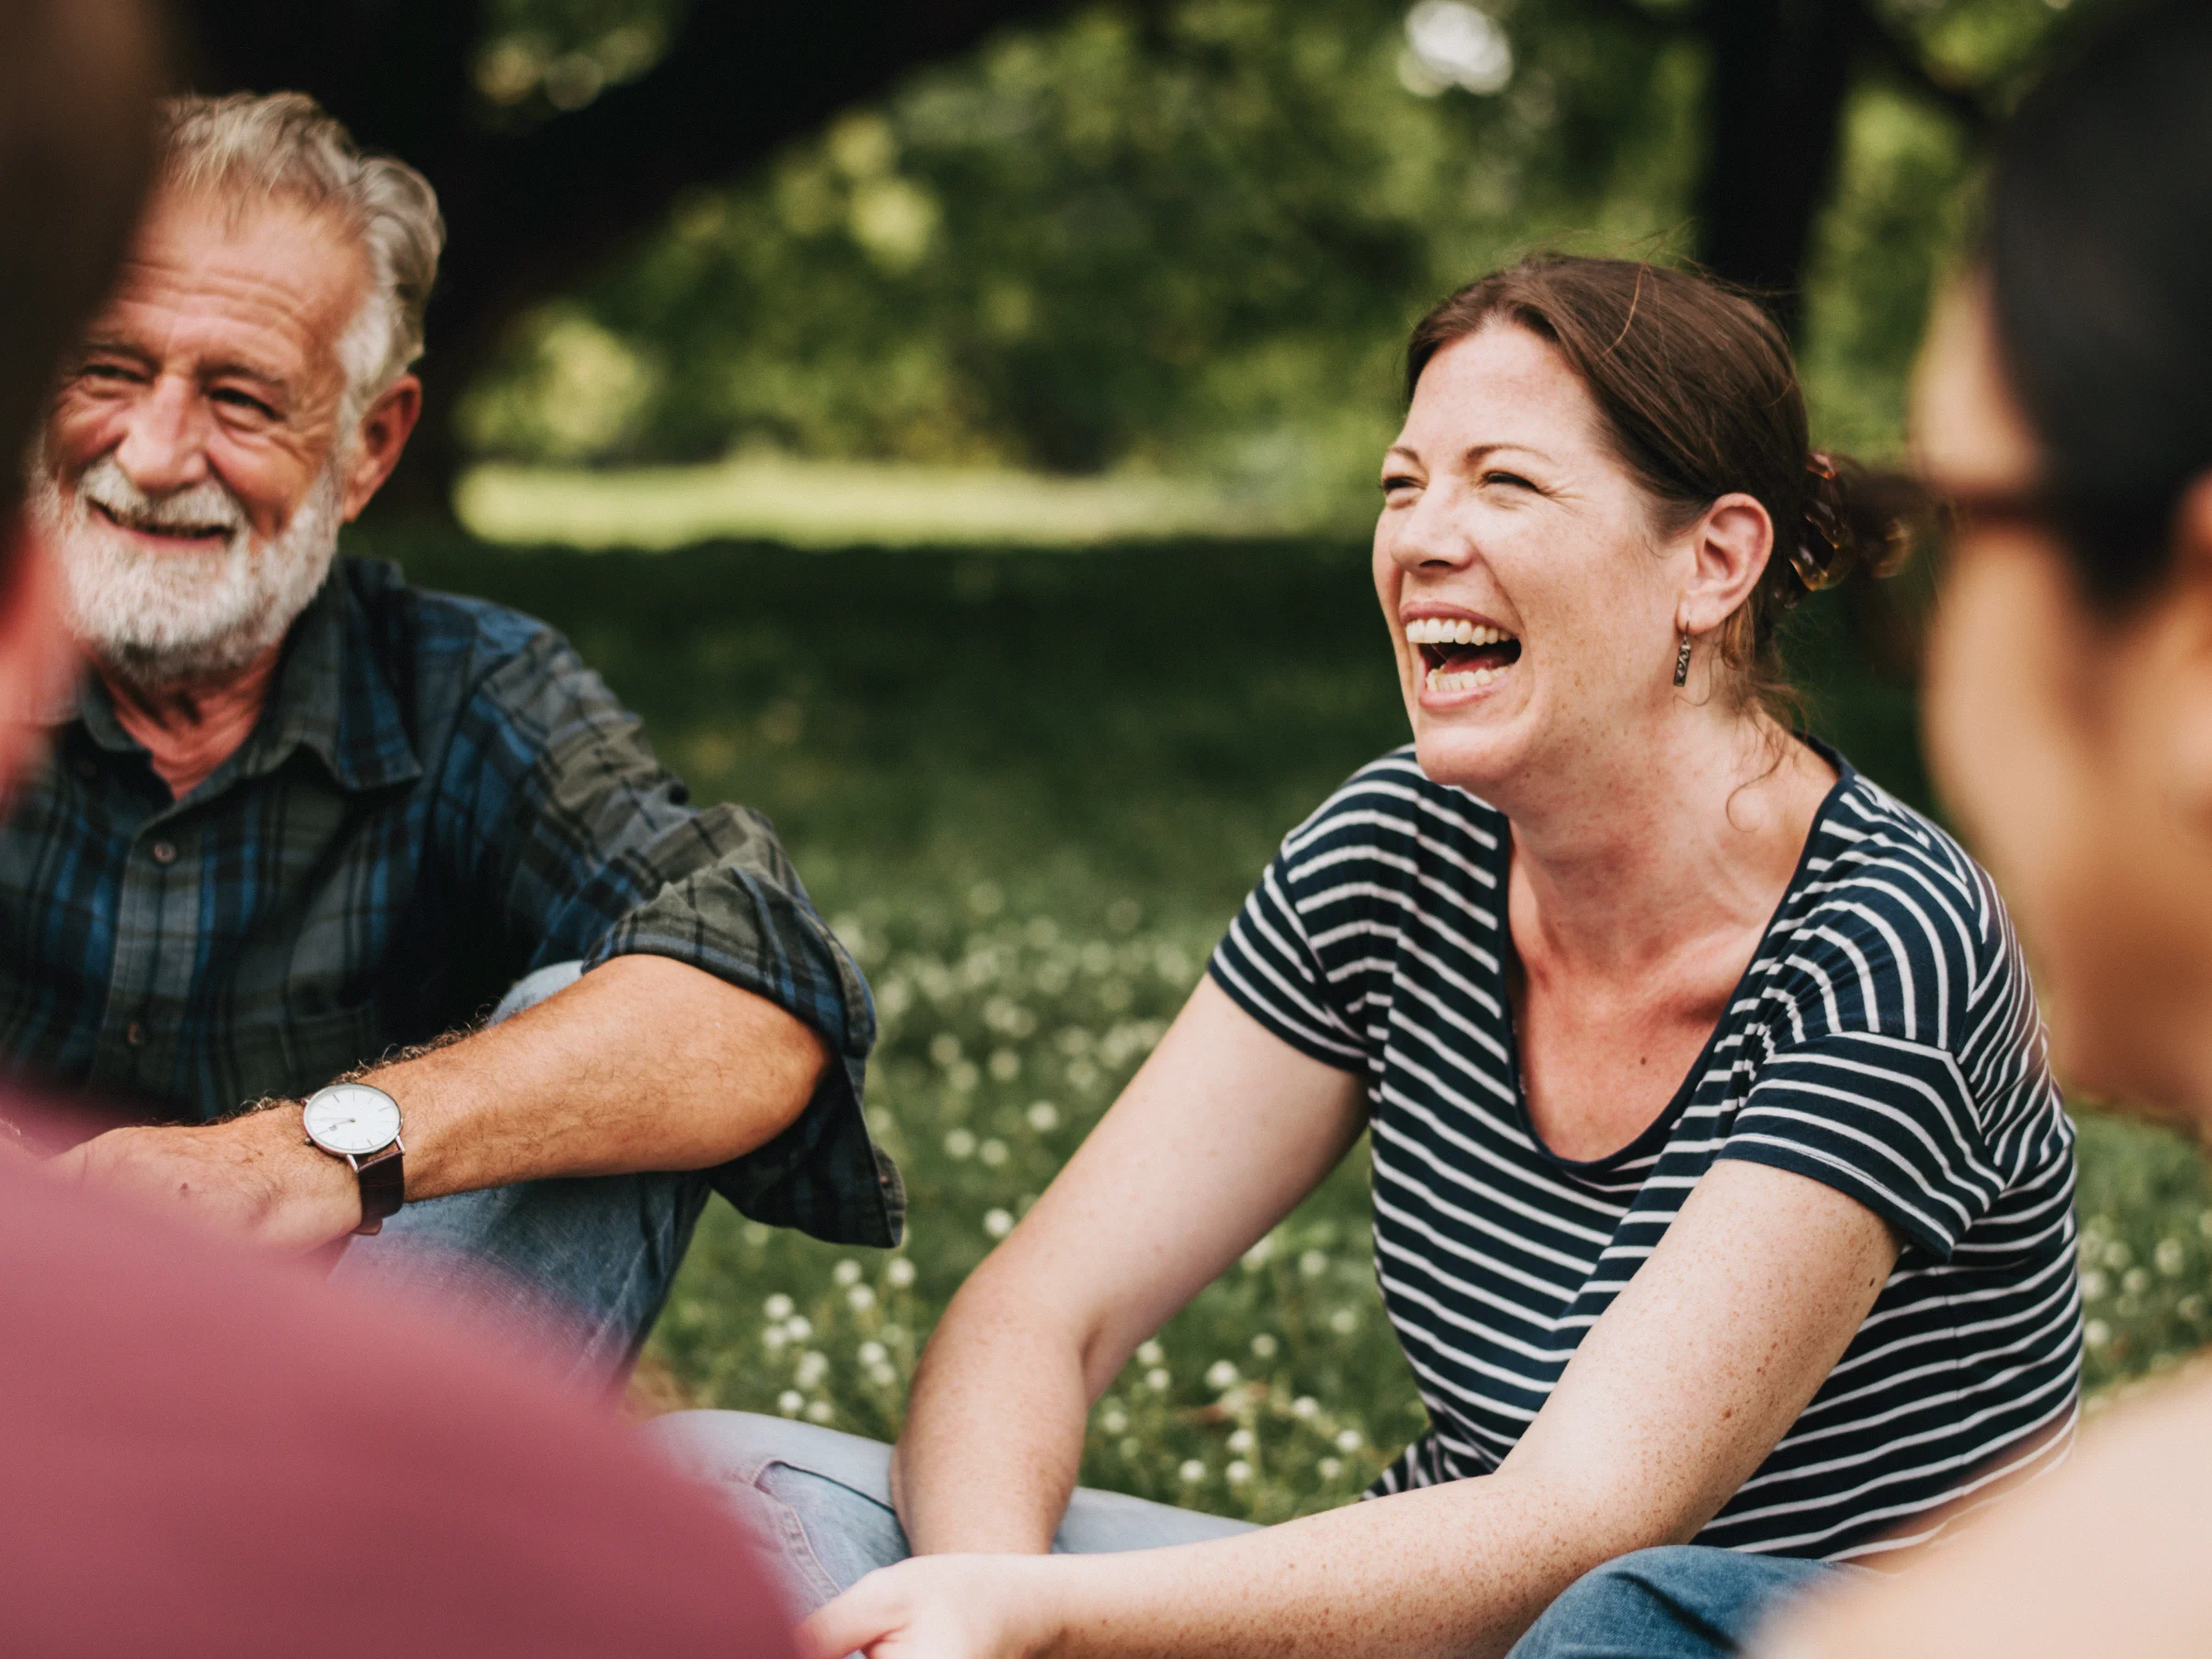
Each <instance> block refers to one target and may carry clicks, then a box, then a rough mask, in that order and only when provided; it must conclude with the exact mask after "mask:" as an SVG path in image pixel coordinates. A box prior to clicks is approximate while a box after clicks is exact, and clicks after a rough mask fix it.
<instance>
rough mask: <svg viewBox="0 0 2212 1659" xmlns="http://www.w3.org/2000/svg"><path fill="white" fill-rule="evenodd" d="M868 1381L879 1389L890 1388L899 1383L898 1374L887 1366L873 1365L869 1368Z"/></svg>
mask: <svg viewBox="0 0 2212 1659" xmlns="http://www.w3.org/2000/svg"><path fill="white" fill-rule="evenodd" d="M868 1381H869V1382H873V1383H875V1386H876V1387H878V1388H888V1387H890V1386H891V1385H892V1384H893V1383H894V1382H897V1381H898V1373H897V1371H893V1370H892V1369H891V1368H890V1367H889V1366H887V1365H871V1366H870V1367H868Z"/></svg>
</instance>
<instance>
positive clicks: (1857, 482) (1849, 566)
mask: <svg viewBox="0 0 2212 1659" xmlns="http://www.w3.org/2000/svg"><path fill="white" fill-rule="evenodd" d="M1805 474H1806V483H1805V511H1804V514H1803V522H1802V523H1801V525H1800V528H1799V533H1798V536H1797V541H1796V545H1795V546H1794V547H1791V548H1790V550H1789V562H1790V565H1791V566H1792V567H1793V568H1794V569H1795V570H1796V571H1797V574H1798V581H1800V582H1801V583H1803V584H1804V587H1805V590H1806V591H1807V592H1808V593H1819V592H1821V591H1822V590H1823V588H1832V587H1834V586H1835V585H1836V584H1837V583H1838V582H1841V581H1845V579H1847V578H1848V577H1850V576H1851V575H1853V574H1854V573H1855V572H1856V571H1859V570H1864V571H1866V572H1867V573H1868V575H1871V576H1889V575H1891V574H1893V573H1894V572H1895V571H1896V570H1897V569H1898V567H1899V566H1900V565H1902V564H1903V562H1904V561H1905V559H1908V558H1909V557H1911V555H1912V552H1913V547H1915V546H1916V545H1918V543H1919V541H1920V540H1921V531H1922V529H1923V527H1924V519H1925V518H1926V516H1927V514H1928V513H1929V511H1930V506H1931V503H1930V502H1929V499H1928V496H1927V493H1926V491H1924V490H1923V489H1922V488H1921V487H1920V486H1919V485H1918V484H1917V483H1915V482H1914V481H1913V480H1912V479H1911V478H1908V477H1907V476H1905V475H1904V474H1903V473H1901V472H1893V471H1888V470H1876V469H1874V468H1867V467H1862V466H1860V465H1859V464H1858V463H1857V462H1856V461H1854V460H1852V459H1850V458H1849V457H1837V456H1833V455H1830V454H1828V453H1827V452H1826V451H1824V450H1820V449H1816V450H1814V451H1813V452H1812V453H1811V455H1810V456H1808V457H1806V460H1805Z"/></svg>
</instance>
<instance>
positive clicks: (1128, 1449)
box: [1115, 1435, 1145, 1463]
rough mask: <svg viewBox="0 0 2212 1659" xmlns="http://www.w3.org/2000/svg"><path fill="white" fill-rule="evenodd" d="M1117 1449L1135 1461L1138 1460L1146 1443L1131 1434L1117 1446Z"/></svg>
mask: <svg viewBox="0 0 2212 1659" xmlns="http://www.w3.org/2000/svg"><path fill="white" fill-rule="evenodd" d="M1115 1450H1118V1451H1119V1452H1120V1453H1121V1454H1122V1455H1123V1457H1125V1458H1127V1459H1128V1460H1129V1461H1131V1462H1133V1463H1134V1462H1135V1461H1136V1460H1137V1458H1138V1456H1139V1455H1140V1454H1141V1453H1142V1452H1143V1451H1144V1450H1145V1445H1144V1442H1143V1441H1142V1440H1139V1439H1137V1438H1136V1436H1134V1435H1131V1436H1130V1437H1129V1438H1128V1439H1125V1440H1123V1442H1122V1443H1121V1445H1120V1446H1118V1447H1116V1448H1115Z"/></svg>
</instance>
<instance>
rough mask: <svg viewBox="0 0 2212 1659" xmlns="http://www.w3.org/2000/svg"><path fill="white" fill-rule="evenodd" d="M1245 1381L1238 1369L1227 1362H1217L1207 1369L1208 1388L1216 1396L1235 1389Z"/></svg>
mask: <svg viewBox="0 0 2212 1659" xmlns="http://www.w3.org/2000/svg"><path fill="white" fill-rule="evenodd" d="M1243 1381H1244V1378H1243V1376H1242V1375H1241V1374H1240V1373H1239V1372H1238V1371H1237V1369H1236V1367H1235V1366H1234V1365H1232V1364H1230V1363H1229V1362H1228V1361H1227V1360H1214V1361H1213V1364H1211V1365H1209V1366H1207V1367H1206V1386H1207V1387H1208V1388H1210V1389H1212V1390H1213V1392H1214V1393H1216V1394H1219V1393H1220V1392H1221V1391H1222V1390H1224V1389H1225V1388H1235V1387H1236V1385H1237V1384H1238V1383H1239V1382H1243Z"/></svg>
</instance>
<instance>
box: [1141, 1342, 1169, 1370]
mask: <svg viewBox="0 0 2212 1659" xmlns="http://www.w3.org/2000/svg"><path fill="white" fill-rule="evenodd" d="M1136 1357H1137V1363H1139V1364H1140V1365H1157V1364H1158V1363H1159V1362H1160V1361H1161V1360H1165V1359H1166V1358H1167V1357H1168V1350H1167V1349H1164V1348H1162V1347H1161V1346H1160V1345H1159V1344H1158V1343H1157V1342H1154V1341H1147V1342H1144V1343H1140V1344H1139V1345H1138V1347H1137V1350H1136Z"/></svg>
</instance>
